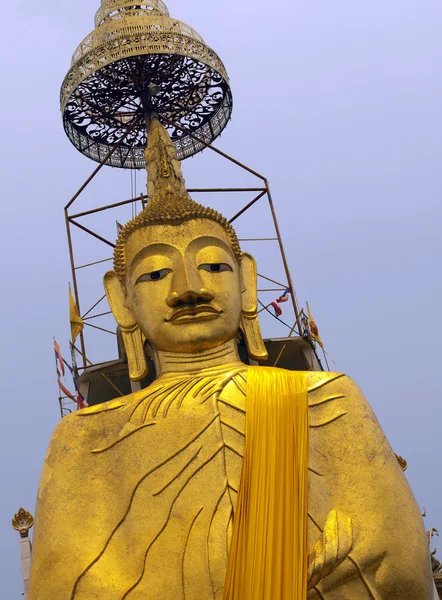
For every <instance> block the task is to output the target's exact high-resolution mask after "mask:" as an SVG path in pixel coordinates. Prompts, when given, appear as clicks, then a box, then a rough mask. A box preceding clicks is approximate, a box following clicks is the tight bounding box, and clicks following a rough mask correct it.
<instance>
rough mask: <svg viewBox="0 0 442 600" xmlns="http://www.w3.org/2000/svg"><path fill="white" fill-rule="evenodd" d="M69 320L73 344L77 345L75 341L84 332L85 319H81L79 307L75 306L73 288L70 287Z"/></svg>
mask: <svg viewBox="0 0 442 600" xmlns="http://www.w3.org/2000/svg"><path fill="white" fill-rule="evenodd" d="M69 320H70V322H71V338H72V343H73V344H75V340H76V339H77V337H78V334H79V333H80V332H81V331H83V328H84V323H83V319H82V318H81V317H80V313H79V312H78V308H77V305H76V304H75V300H74V297H73V295H72V292H71V288H70V287H69Z"/></svg>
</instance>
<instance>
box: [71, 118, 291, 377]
mask: <svg viewBox="0 0 442 600" xmlns="http://www.w3.org/2000/svg"><path fill="white" fill-rule="evenodd" d="M136 124H137V120H134V122H133V123H132V126H131V127H129V128H128V130H127V133H126V136H128V135H129V134H130V132H131V130H132V128H133V127H135V126H136ZM173 125H174V126H175V127H176V128H178V129H182V130H183V132H185V133H187V135H189V136H190V137H194V138H196V141H198V142H200V143H201V144H203V145H204V146H205V147H207V148H210V149H211V150H212V151H213V152H215V153H216V154H218V155H220V156H221V157H223V158H224V159H226V160H228V161H230V162H232V163H234V164H235V165H237V166H238V167H240V168H241V169H243V170H245V171H247V172H248V173H250V174H251V175H253V176H254V177H256V178H257V179H259V181H260V183H261V185H259V186H257V187H231V188H228V187H226V188H189V189H188V192H189V193H191V194H195V193H223V194H226V193H247V192H249V193H250V192H254V193H256V196H254V198H253V199H252V200H251V201H249V202H248V203H247V204H246V205H244V206H243V207H242V208H241V209H240V210H239V211H238V212H237V213H236V214H234V215H233V216H232V217H231V219H230V222H231V223H233V222H234V221H236V220H237V219H238V218H239V217H241V216H242V215H243V214H244V213H245V212H247V211H248V210H249V209H250V208H251V207H252V206H253V205H254V204H256V203H257V202H258V201H259V200H261V199H262V198H264V197H266V198H267V201H268V203H269V207H270V212H271V216H272V221H273V225H274V229H275V235H276V237H270V238H245V239H243V240H240V241H277V242H278V246H279V250H280V254H281V259H282V263H283V267H284V271H285V275H286V278H287V283H286V284H285V283H280V282H278V281H275V280H273V279H270V278H269V277H266V276H264V275H260V277H262V278H263V279H264V280H267V281H269V282H271V283H273V284H275V285H277V286H279V287H277V288H265V289H262V290H258V291H261V292H263V291H266V292H268V291H275V292H276V291H283V290H284V289H285V288H287V287H288V288H289V290H290V292H291V301H292V306H293V311H294V315H295V322H294V324H293V326H292V327H289V326H288V327H289V328H290V334H289V337H290V336H292V335H293V333H295V331H296V329H297V330H298V334H299V335H303V326H302V323H301V312H300V310H299V307H298V303H297V299H296V294H295V288H294V285H293V281H292V278H291V274H290V270H289V267H288V262H287V257H286V253H285V249H284V244H283V241H282V237H281V231H280V228H279V224H278V220H277V217H276V212H275V207H274V204H273V200H272V196H271V192H270V187H269V183H268V181H267V179H266V177H264V176H263V175H261V174H260V173H258V172H257V171H254V170H253V169H251V168H250V167H247V166H246V165H244V164H243V163H241V162H240V161H238V160H236V159H235V158H233V157H232V156H230V155H228V154H226V153H225V152H222V151H221V150H219V149H218V148H215V147H214V146H212V145H211V144H209V143H207V142H205V141H204V140H203V139H200V138H198V137H197V136H196V135H195V134H194V133H193V132H192V131H190V130H188V129H185V128H183V127H182V126H181V125H178V124H176V123H174V124H173ZM126 136H124V137H123V138H121V140H120V142H119V144H117V145H116V146H115V147H113V148H112V149H110V151H109V153H108V155H107V156H106V157H105V158H104V159H103V161H102V162H101V163H100V164H99V165H98V167H97V168H96V169H95V170H94V171H93V173H92V174H91V175H90V177H88V179H87V180H86V181H85V182H84V183H83V185H82V186H81V187H80V188H79V190H78V191H77V192H76V193H75V194H74V196H73V197H72V198H71V200H70V201H69V202H68V204H67V205H66V206H65V208H64V213H65V222H66V232H67V239H68V248H69V257H70V263H71V274H72V283H73V291H74V297H75V301H76V303H77V307H78V310H79V311H80V314H82V313H81V308H80V307H81V303H80V294H79V289H78V281H77V271H78V270H80V269H85V268H87V267H90V266H93V265H96V264H100V263H104V262H108V261H111V260H112V259H111V258H106V259H103V260H99V261H94V262H91V263H88V264H83V265H78V266H77V265H76V263H75V255H74V247H73V241H72V226H74V227H76V228H79V229H81V230H82V231H84V232H85V233H87V234H89V235H91V236H92V237H94V238H95V239H98V240H99V241H101V242H102V243H103V244H105V245H107V246H109V247H111V248H114V247H115V244H114V243H113V242H111V241H109V240H107V239H106V238H104V237H103V236H101V235H99V234H98V233H96V232H95V231H93V230H92V229H89V228H88V227H86V226H84V225H82V224H81V223H79V222H78V221H77V219H79V218H80V217H86V216H90V215H93V214H96V213H99V212H102V211H107V210H111V209H113V208H116V207H119V206H124V205H129V204H134V203H136V202H140V201H141V203H142V206H143V207H144V206H145V204H146V201H147V200H146V198H145V197H144V196H143V194H141V196H139V197H136V198H129V199H127V200H123V201H120V202H114V203H112V204H107V205H104V206H99V207H96V208H93V209H90V210H87V211H83V212H79V213H71V212H70V209H71V207H72V205H73V204H74V203H75V201H76V200H77V198H78V197H79V196H80V194H81V193H82V192H83V191H84V190H85V188H86V187H87V186H88V185H89V183H90V182H91V181H92V180H93V179H94V178H95V177H96V175H97V174H98V173H99V171H100V170H101V168H102V167H103V166H104V165H105V164H106V163H107V162H108V160H109V158H110V157H111V155H112V154H113V153H114V152H116V151H117V150H118V148H119V146H120V145H121V144H123V143H124V140H125V138H126ZM104 299H105V296H102V297H101V298H100V299H99V300H98V301H97V302H95V304H94V305H93V306H92V307H91V308H89V309H88V310H87V312H85V313H84V314H82V318H83V321H84V323H85V325H86V326H88V327H92V328H94V329H98V330H101V331H104V332H106V333H110V334H113V335H115V332H113V331H110V330H108V329H104V328H102V327H99V326H97V325H93V324H92V323H90V321H91V320H92V319H94V318H97V317H100V316H104V315H106V314H109V311H107V312H102V313H99V314H95V315H92V316H89V315H90V313H91V312H92V311H93V310H94V308H96V307H97V306H98V305H99V304H100V303H101V302H102V301H103V300H104ZM280 322H281V321H280ZM80 354H81V355H82V362H83V367H81V368H82V370H83V369H86V368H87V366H88V365H89V366H90V365H92V363H91V362H90V361H89V360H88V358H87V354H86V344H85V338H84V332H83V331H82V332H81V333H80Z"/></svg>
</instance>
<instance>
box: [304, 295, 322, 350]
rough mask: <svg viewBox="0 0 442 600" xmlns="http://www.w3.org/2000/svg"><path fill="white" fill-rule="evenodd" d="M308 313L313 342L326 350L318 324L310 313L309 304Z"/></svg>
mask: <svg viewBox="0 0 442 600" xmlns="http://www.w3.org/2000/svg"><path fill="white" fill-rule="evenodd" d="M307 313H308V323H309V325H310V334H311V337H312V340H314V341H315V342H317V343H318V344H319V345H320V346H321V348H324V342H323V341H322V340H321V336H320V335H319V329H318V326H317V325H316V323H315V321H314V319H313V317H312V313H311V311H310V306H309V305H308V302H307Z"/></svg>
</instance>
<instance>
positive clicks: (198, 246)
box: [124, 219, 241, 352]
mask: <svg viewBox="0 0 442 600" xmlns="http://www.w3.org/2000/svg"><path fill="white" fill-rule="evenodd" d="M126 265H127V270H126V280H125V300H124V303H125V306H126V308H127V309H129V310H130V312H131V313H132V315H133V318H134V320H135V321H136V323H137V324H138V325H139V327H140V329H141V331H142V332H143V334H144V335H145V336H146V338H147V339H148V340H149V343H150V344H151V345H152V346H153V347H154V348H156V349H157V350H162V351H173V352H195V351H202V350H208V349H210V348H213V347H216V346H219V345H220V344H222V343H224V342H227V341H229V340H231V339H233V338H234V337H235V336H236V334H237V332H238V329H239V324H240V316H241V278H240V268H239V265H238V263H237V260H236V258H235V256H234V253H233V250H232V248H231V245H230V241H229V236H228V235H227V233H226V232H225V231H224V229H223V228H222V227H221V226H220V225H218V223H215V222H214V221H211V220H208V219H196V220H193V221H188V222H186V223H183V224H182V225H178V226H172V225H153V226H149V227H144V228H141V229H138V230H136V231H135V232H133V233H132V234H131V235H130V236H129V238H128V240H127V242H126Z"/></svg>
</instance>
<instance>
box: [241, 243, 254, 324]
mask: <svg viewBox="0 0 442 600" xmlns="http://www.w3.org/2000/svg"><path fill="white" fill-rule="evenodd" d="M241 280H242V289H241V308H242V312H243V314H246V315H249V316H252V315H254V314H256V313H257V311H258V294H257V286H258V273H257V268H256V261H255V259H254V258H253V256H252V255H251V254H247V253H246V252H243V253H242V254H241Z"/></svg>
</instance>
